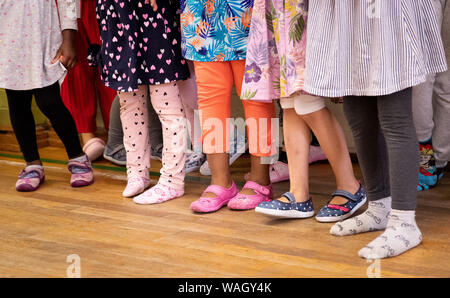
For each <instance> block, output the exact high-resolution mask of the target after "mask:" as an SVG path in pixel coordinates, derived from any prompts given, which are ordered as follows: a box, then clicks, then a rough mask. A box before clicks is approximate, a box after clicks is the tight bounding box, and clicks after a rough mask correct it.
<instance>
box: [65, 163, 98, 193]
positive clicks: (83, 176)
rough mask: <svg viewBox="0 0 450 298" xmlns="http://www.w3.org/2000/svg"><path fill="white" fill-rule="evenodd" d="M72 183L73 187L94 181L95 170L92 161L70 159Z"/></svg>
mask: <svg viewBox="0 0 450 298" xmlns="http://www.w3.org/2000/svg"><path fill="white" fill-rule="evenodd" d="M68 168H69V172H70V173H71V174H72V176H71V177H70V185H71V186H72V187H83V186H88V185H91V184H92V183H94V170H93V169H92V166H91V162H90V161H89V160H88V159H86V161H84V162H78V161H69V165H68Z"/></svg>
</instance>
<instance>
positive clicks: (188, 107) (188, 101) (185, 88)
mask: <svg viewBox="0 0 450 298" xmlns="http://www.w3.org/2000/svg"><path fill="white" fill-rule="evenodd" d="M187 63H188V65H189V71H190V73H191V76H190V78H189V79H187V80H185V81H179V82H178V87H179V89H180V97H181V103H182V104H183V109H184V112H185V114H186V119H187V120H188V123H189V126H190V131H189V133H190V139H191V143H192V147H193V148H201V140H200V139H198V140H196V139H195V134H194V129H195V125H194V123H195V110H197V109H198V103H197V102H198V98H197V85H196V83H195V79H196V77H195V71H194V65H193V63H192V62H191V61H188V62H187Z"/></svg>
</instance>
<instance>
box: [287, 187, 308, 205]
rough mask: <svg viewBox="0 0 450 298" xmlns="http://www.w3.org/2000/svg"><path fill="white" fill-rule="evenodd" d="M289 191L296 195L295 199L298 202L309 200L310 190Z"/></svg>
mask: <svg viewBox="0 0 450 298" xmlns="http://www.w3.org/2000/svg"><path fill="white" fill-rule="evenodd" d="M289 192H290V193H291V194H293V195H294V198H295V201H296V202H298V203H303V202H306V201H308V200H309V198H310V196H309V191H308V190H307V189H306V190H305V189H303V190H302V189H298V190H297V189H296V190H293V189H291V190H289Z"/></svg>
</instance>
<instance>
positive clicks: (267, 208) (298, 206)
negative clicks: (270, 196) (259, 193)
mask: <svg viewBox="0 0 450 298" xmlns="http://www.w3.org/2000/svg"><path fill="white" fill-rule="evenodd" d="M282 197H285V198H287V199H288V200H289V203H286V202H283V201H280V200H273V201H270V202H262V203H260V204H259V205H258V206H257V207H256V208H255V211H256V212H258V213H262V214H265V215H269V216H274V217H280V218H308V217H312V216H313V215H314V206H313V203H312V198H311V197H310V198H309V199H308V200H307V201H306V202H297V201H296V200H295V197H294V195H293V194H292V193H290V192H286V193H284V194H283V195H282Z"/></svg>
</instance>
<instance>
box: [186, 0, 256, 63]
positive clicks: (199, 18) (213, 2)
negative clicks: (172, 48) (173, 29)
mask: <svg viewBox="0 0 450 298" xmlns="http://www.w3.org/2000/svg"><path fill="white" fill-rule="evenodd" d="M253 1H254V0H181V1H180V4H181V7H180V8H181V12H182V14H181V28H182V33H183V37H182V48H183V57H185V58H186V59H189V60H193V61H202V62H213V61H233V60H244V59H245V55H246V50H247V42H248V34H249V31H250V22H251V16H252V7H253Z"/></svg>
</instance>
